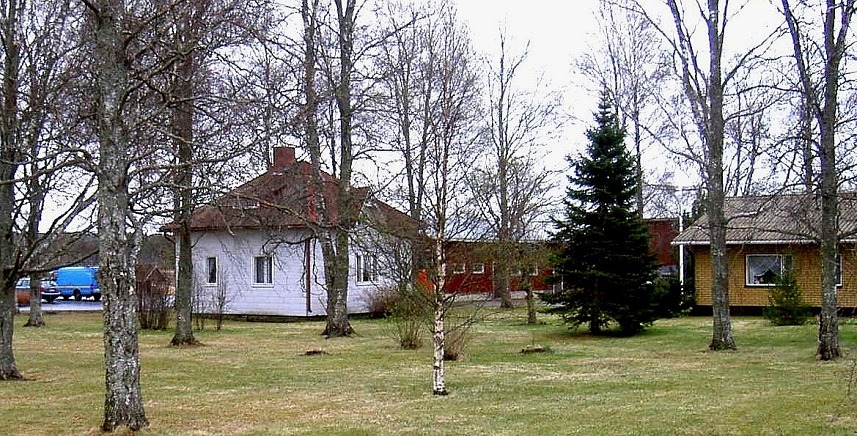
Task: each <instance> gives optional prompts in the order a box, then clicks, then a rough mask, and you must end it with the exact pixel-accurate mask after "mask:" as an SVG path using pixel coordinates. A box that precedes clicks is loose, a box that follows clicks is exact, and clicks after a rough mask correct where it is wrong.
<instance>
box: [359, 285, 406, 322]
mask: <svg viewBox="0 0 857 436" xmlns="http://www.w3.org/2000/svg"><path fill="white" fill-rule="evenodd" d="M399 300H400V297H399V293H398V292H396V290H395V289H392V288H377V289H375V290H373V291H370V292H368V293H367V294H366V297H365V302H366V307H367V310H368V313H369V318H373V319H375V318H384V317H386V316H389V315H390V314H391V313H392V312H393V310H394V307H395V305H396V303H397V302H398V301H399Z"/></svg>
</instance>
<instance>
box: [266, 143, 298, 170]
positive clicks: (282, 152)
mask: <svg viewBox="0 0 857 436" xmlns="http://www.w3.org/2000/svg"><path fill="white" fill-rule="evenodd" d="M295 162H296V161H295V148H294V147H274V165H273V167H272V168H271V169H272V170H274V171H282V170H283V169H285V168H286V167H287V166H289V165H292V164H294V163H295Z"/></svg>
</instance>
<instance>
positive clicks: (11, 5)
mask: <svg viewBox="0 0 857 436" xmlns="http://www.w3.org/2000/svg"><path fill="white" fill-rule="evenodd" d="M19 8H20V6H19V5H18V2H17V1H15V0H10V1H8V2H7V3H6V5H5V10H4V11H3V12H4V13H5V16H4V17H3V18H4V19H3V20H2V25H3V36H4V38H3V41H2V42H3V48H4V55H5V56H4V62H3V96H2V97H3V113H2V115H0V127H2V129H0V132H2V136H0V141H2V144H0V145H2V147H3V149H2V157H0V182H2V183H0V286H2V289H0V380H8V379H21V378H22V377H21V374H20V373H19V372H18V368H17V367H16V366H15V354H14V352H13V349H12V337H13V334H12V333H13V330H14V319H15V310H16V308H17V304H16V302H15V281H16V279H17V277H16V276H15V275H14V274H15V270H16V269H17V267H18V265H16V259H15V257H16V256H15V245H14V235H13V228H14V220H13V216H14V213H15V190H14V184H13V181H14V180H15V172H16V171H17V168H18V166H17V162H18V155H19V153H18V143H17V138H16V135H15V132H16V131H17V130H18V123H19V120H18V80H19V78H18V65H19V63H20V56H19V50H20V47H19V44H18V43H17V33H16V32H17V30H18V15H17V14H18V12H19Z"/></svg>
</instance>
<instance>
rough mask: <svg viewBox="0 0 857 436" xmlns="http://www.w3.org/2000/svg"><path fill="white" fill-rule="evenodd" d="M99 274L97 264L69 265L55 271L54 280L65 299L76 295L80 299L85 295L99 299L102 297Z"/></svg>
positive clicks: (76, 298) (75, 297)
mask: <svg viewBox="0 0 857 436" xmlns="http://www.w3.org/2000/svg"><path fill="white" fill-rule="evenodd" d="M97 275H98V267H97V266H69V267H65V268H60V269H58V270H56V271H54V280H55V281H56V286H57V290H58V291H60V296H62V298H63V299H64V300H68V299H69V298H71V297H74V299H75V300H77V301H80V300H81V299H82V298H83V297H92V298H93V299H94V300H95V301H98V300H100V299H101V289H100V288H99V287H98V279H97Z"/></svg>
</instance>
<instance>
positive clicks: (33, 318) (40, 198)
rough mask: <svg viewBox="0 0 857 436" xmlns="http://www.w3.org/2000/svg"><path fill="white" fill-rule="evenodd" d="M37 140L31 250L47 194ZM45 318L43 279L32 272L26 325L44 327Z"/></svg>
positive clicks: (31, 186)
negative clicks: (43, 184) (40, 179)
mask: <svg viewBox="0 0 857 436" xmlns="http://www.w3.org/2000/svg"><path fill="white" fill-rule="evenodd" d="M36 144H38V142H37V140H36V139H35V138H33V142H32V146H31V147H30V154H31V159H33V163H32V164H31V168H32V170H31V171H30V173H31V174H30V180H29V181H28V182H27V184H28V185H29V195H30V213H29V216H28V217H27V245H28V246H29V249H30V250H33V251H36V250H37V248H36V244H37V239H38V237H39V223H40V222H41V221H42V210H43V209H44V203H45V194H44V190H43V189H42V186H41V183H39V176H38V166H37V164H36V160H37V158H36V156H37V155H38V147H37V146H36ZM44 326H45V320H44V317H43V316H42V281H41V278H40V277H39V275H38V274H30V314H29V317H28V318H27V323H26V324H24V327H44Z"/></svg>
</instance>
